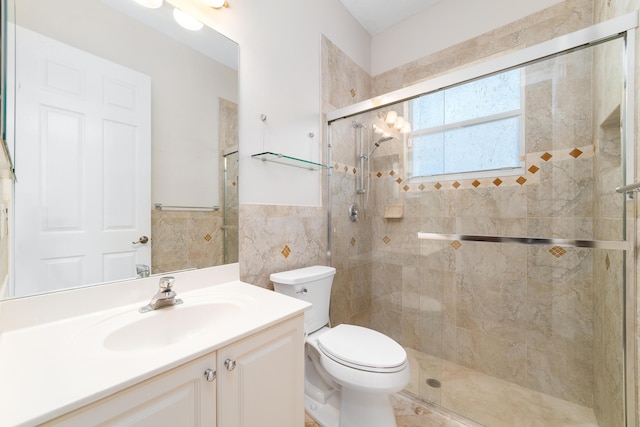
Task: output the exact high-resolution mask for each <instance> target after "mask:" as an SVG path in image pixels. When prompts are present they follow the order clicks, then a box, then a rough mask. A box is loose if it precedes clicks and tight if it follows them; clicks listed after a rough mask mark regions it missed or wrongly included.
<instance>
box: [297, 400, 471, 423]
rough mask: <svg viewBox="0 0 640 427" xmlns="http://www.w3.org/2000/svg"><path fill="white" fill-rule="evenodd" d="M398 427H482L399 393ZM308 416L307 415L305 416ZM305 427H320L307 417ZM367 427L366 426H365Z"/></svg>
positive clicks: (395, 401) (397, 405) (395, 405)
mask: <svg viewBox="0 0 640 427" xmlns="http://www.w3.org/2000/svg"><path fill="white" fill-rule="evenodd" d="M393 406H394V409H395V414H396V422H397V423H398V427H482V426H480V424H476V423H473V422H470V421H464V420H463V419H462V418H461V417H459V416H457V415H455V414H453V413H447V412H448V411H446V410H444V409H441V408H438V407H437V406H435V405H433V404H430V403H424V402H420V401H419V400H416V399H413V398H412V397H410V396H408V395H405V394H404V393H399V394H396V395H394V396H393ZM305 415H306V414H305ZM304 425H305V427H320V426H319V425H318V424H316V423H315V422H314V421H313V419H311V417H309V416H308V415H306V418H305V423H304ZM363 427H365V426H363Z"/></svg>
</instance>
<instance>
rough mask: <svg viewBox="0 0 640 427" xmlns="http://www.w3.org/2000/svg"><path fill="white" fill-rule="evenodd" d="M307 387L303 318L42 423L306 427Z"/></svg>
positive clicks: (74, 426)
mask: <svg viewBox="0 0 640 427" xmlns="http://www.w3.org/2000/svg"><path fill="white" fill-rule="evenodd" d="M149 357H153V355H149ZM303 387H304V335H303V316H302V314H300V315H297V316H296V317H293V318H290V319H289V320H285V321H283V322H280V323H277V324H276V325H275V326H271V327H269V328H266V329H264V330H261V331H258V332H256V333H254V334H253V335H250V336H248V337H246V338H244V339H241V340H239V341H237V342H234V343H232V344H230V345H227V346H225V347H222V348H221V349H219V350H218V351H215V352H212V353H210V354H208V355H206V356H203V357H200V358H198V359H195V360H193V361H191V362H188V363H186V364H184V365H181V366H179V367H177V368H174V369H172V370H170V371H168V372H165V373H163V374H160V375H157V376H155V377H153V378H150V379H148V380H146V381H143V382H142V383H140V384H137V385H134V386H132V387H129V388H127V389H125V390H122V391H120V392H117V393H115V394H114V395H112V396H109V397H107V398H104V399H101V400H99V401H97V402H95V403H92V404H90V405H87V406H85V407H83V408H80V409H78V410H76V411H73V412H70V413H69V414H66V415H63V416H61V417H58V418H56V419H53V420H51V421H49V422H47V423H45V424H43V425H45V426H58V427H62V426H64V427H87V426H96V425H100V426H114V427H115V426H119V427H120V426H135V427H177V426H179V427H215V426H216V425H218V426H221V427H236V426H237V427H256V426H260V427H301V426H303V425H304V402H303V395H304V390H303ZM216 407H217V411H216ZM216 421H217V424H216Z"/></svg>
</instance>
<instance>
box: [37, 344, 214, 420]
mask: <svg viewBox="0 0 640 427" xmlns="http://www.w3.org/2000/svg"><path fill="white" fill-rule="evenodd" d="M150 357H153V356H150ZM215 370H216V354H215V353H211V354H209V355H207V356H204V357H201V358H198V359H196V360H194V361H192V362H189V363H186V364H184V365H182V366H180V367H178V368H175V369H172V370H170V371H168V372H165V373H163V374H160V375H158V376H156V377H153V378H150V379H148V380H146V381H143V382H142V383H140V384H137V385H135V386H132V387H129V388H127V389H125V390H123V391H121V392H118V393H116V394H114V395H112V396H109V397H107V398H104V399H102V400H99V401H97V402H95V403H93V404H91V405H87V406H85V407H84V408H80V409H78V410H76V411H73V412H71V413H69V414H66V415H63V416H62V417H59V418H56V419H54V420H52V421H49V422H47V423H45V424H43V425H44V426H60V427H62V426H64V427H86V426H96V425H100V426H135V427H160V426H167V427H169V426H180V427H215V425H216V381H215V375H214V372H215ZM61 386H62V387H64V385H63V384H62V385H61Z"/></svg>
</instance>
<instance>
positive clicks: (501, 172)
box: [404, 64, 527, 183]
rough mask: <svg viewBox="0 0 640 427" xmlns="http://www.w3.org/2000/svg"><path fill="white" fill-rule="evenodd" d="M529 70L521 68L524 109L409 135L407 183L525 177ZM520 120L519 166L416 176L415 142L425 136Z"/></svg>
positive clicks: (408, 107)
mask: <svg viewBox="0 0 640 427" xmlns="http://www.w3.org/2000/svg"><path fill="white" fill-rule="evenodd" d="M526 67H527V64H523V65H522V66H520V67H519V68H520V108H519V109H516V110H510V111H506V112H502V113H496V114H491V115H488V116H483V117H481V118H475V119H468V120H463V121H459V122H455V123H451V124H445V125H442V126H435V127H430V128H425V129H420V130H414V129H412V130H411V133H410V134H408V135H407V138H406V139H407V140H406V144H407V150H405V153H406V154H405V159H404V161H405V165H407V180H408V181H409V182H417V183H419V182H434V181H452V180H463V179H472V178H496V177H498V176H513V175H522V174H523V173H524V172H525V155H524V153H525V135H526V132H525V130H526V129H525V127H526V120H525V118H526V98H525V92H526V72H525V70H526ZM507 71H509V70H503V71H501V72H499V73H495V74H492V75H498V74H501V73H503V72H507ZM486 77H489V76H481V77H479V78H477V79H473V80H469V81H465V82H462V83H460V84H459V85H455V86H462V85H465V84H468V83H471V82H475V81H478V80H482V79H484V78H486ZM450 88H451V87H447V88H442V89H439V90H443V91H446V90H448V89H450ZM435 92H437V91H432V92H429V93H435ZM429 93H425V94H424V95H429ZM412 101H413V99H411V100H408V101H407V102H406V103H405V105H404V112H405V117H412V115H411V113H412V107H411V106H412ZM513 117H518V118H519V119H518V165H517V166H510V167H504V168H492V169H475V170H470V171H465V172H453V173H446V172H445V173H441V174H431V175H413V169H414V168H413V138H415V137H419V136H424V135H433V134H436V133H440V132H446V131H450V130H455V129H461V128H464V127H468V126H473V125H478V124H484V123H491V122H494V121H497V120H502V119H508V118H513Z"/></svg>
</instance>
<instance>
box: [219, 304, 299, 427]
mask: <svg viewBox="0 0 640 427" xmlns="http://www.w3.org/2000/svg"><path fill="white" fill-rule="evenodd" d="M303 328H304V326H303V317H302V314H300V315H299V316H297V317H295V318H293V319H291V320H288V321H286V322H283V323H280V324H278V325H276V326H273V327H271V328H269V329H266V330H265V331H263V332H260V333H258V334H255V335H252V336H250V337H248V338H245V339H243V340H241V341H238V342H236V343H233V344H231V345H229V346H226V347H224V348H222V349H220V350H219V351H218V380H217V381H218V425H219V426H221V427H257V426H260V427H301V426H303V425H304V401H303V400H304V333H303Z"/></svg>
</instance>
